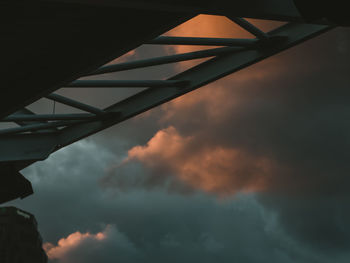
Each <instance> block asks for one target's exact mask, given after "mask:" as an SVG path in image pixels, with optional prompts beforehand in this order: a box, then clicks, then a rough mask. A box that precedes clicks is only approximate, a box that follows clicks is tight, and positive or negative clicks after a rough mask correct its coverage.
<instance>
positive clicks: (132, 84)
mask: <svg viewBox="0 0 350 263" xmlns="http://www.w3.org/2000/svg"><path fill="white" fill-rule="evenodd" d="M187 84H188V82H187V81H183V80H76V81H73V82H72V83H70V84H68V85H65V86H64V87H67V88H97V87H99V88H165V87H183V86H185V85H187Z"/></svg>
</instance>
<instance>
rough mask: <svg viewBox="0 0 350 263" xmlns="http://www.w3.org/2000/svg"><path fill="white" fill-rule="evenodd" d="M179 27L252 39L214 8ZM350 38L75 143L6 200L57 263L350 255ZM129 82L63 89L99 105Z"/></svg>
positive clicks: (335, 36) (150, 51) (347, 34)
mask: <svg viewBox="0 0 350 263" xmlns="http://www.w3.org/2000/svg"><path fill="white" fill-rule="evenodd" d="M254 22H255V23H259V25H260V26H262V27H263V28H264V29H266V30H267V29H270V28H272V27H274V26H275V24H273V23H266V22H264V23H262V22H258V21H254ZM168 35H177V36H180V35H181V36H185V35H188V36H207V37H215V36H217V37H250V36H249V35H247V33H245V32H243V31H242V30H240V29H239V28H238V27H234V25H233V24H232V23H231V22H230V21H229V20H227V19H225V18H220V17H213V16H200V17H197V18H195V19H194V20H193V21H191V22H189V23H187V24H185V25H183V26H180V27H179V28H177V29H175V30H173V31H171V32H169V33H168ZM349 44H350V31H349V29H346V28H337V29H334V30H332V31H330V32H328V33H326V34H323V35H321V36H319V37H317V38H315V39H313V40H310V41H308V42H305V43H303V44H301V45H299V46H298V47H294V48H292V49H289V50H287V51H285V52H282V53H281V54H278V55H276V56H274V57H272V58H269V59H266V60H264V61H262V62H259V63H257V64H255V65H253V66H251V67H249V68H246V69H244V70H241V71H239V72H237V73H235V74H233V75H231V76H228V77H226V78H223V79H221V80H219V81H216V82H214V83H212V84H210V85H207V86H205V87H202V88H200V89H198V90H196V91H193V92H191V93H189V94H186V95H184V96H182V97H180V98H178V99H175V100H173V101H171V102H169V103H166V104H164V105H162V106H160V107H157V108H155V109H153V110H151V111H148V112H146V113H143V114H141V115H139V116H137V117H135V118H133V119H131V120H128V121H126V122H124V123H121V124H119V125H117V126H115V127H113V128H110V129H108V130H105V131H103V132H101V133H99V134H96V135H94V136H91V137H89V138H87V139H85V140H82V141H79V142H77V143H75V144H73V145H71V146H69V147H66V148H64V149H62V150H60V151H58V152H56V153H55V154H53V155H51V157H49V158H48V159H47V160H45V161H43V162H38V163H36V164H34V165H32V166H30V167H28V168H26V169H25V170H23V171H22V173H23V174H24V176H25V177H26V178H28V179H29V180H31V182H32V184H33V188H34V191H35V194H34V195H32V196H30V197H28V198H26V199H24V200H16V201H14V202H10V203H8V205H15V206H17V207H19V208H22V209H24V210H26V211H28V212H31V213H33V214H35V216H36V218H37V220H38V223H39V230H40V233H41V235H42V236H43V240H44V248H45V250H46V252H47V254H48V256H49V258H50V263H71V262H72V263H73V262H75V263H90V262H91V263H92V262H101V263H109V262H124V263H128V262H141V261H142V262H146V263H151V262H169V263H172V262H194V261H198V262H203V263H205V262H218V263H226V262H247V263H250V262H251V263H255V262H270V263H271V262H272V263H274V262H279V263H289V262H300V263H304V262H305V263H306V262H308V263H312V262H321V263H323V262H335V263H343V262H349V260H350V252H349V251H350V227H349V224H348V222H349V220H350V212H349V209H348V204H349V201H350V195H349V191H348V185H349V183H350V179H348V174H349V172H350V163H349V162H348V156H349V154H348V153H349V149H350V147H349V146H350V126H349V124H348V119H349V117H350V103H349V102H350V101H349V100H350V96H349V95H350V91H349V90H348V85H349V83H350V75H349V74H348V68H349V66H348V61H349V58H350V51H349ZM191 50H193V47H186V46H179V47H175V48H174V47H165V48H164V47H159V46H156V47H142V48H139V49H137V50H136V51H133V52H130V53H129V54H128V55H126V56H124V57H123V58H121V59H119V61H123V60H124V61H125V60H127V61H129V60H133V59H140V58H144V57H149V56H152V55H160V54H170V53H180V52H186V51H191ZM193 63H194V62H185V63H180V64H178V65H168V66H162V67H160V68H159V69H151V71H147V72H146V71H142V70H141V71H138V73H137V74H136V75H135V73H133V72H123V73H122V75H113V74H112V75H106V76H103V77H104V78H107V79H108V78H112V77H114V78H121V79H123V78H126V77H130V76H135V77H136V78H140V79H142V78H150V79H151V78H155V77H165V76H167V75H170V76H171V75H173V74H175V73H176V72H178V71H180V70H183V69H186V68H188V67H190V66H193V65H194V64H193ZM117 92H119V93H118V94H117ZM131 92H135V91H131ZM131 92H130V91H127V90H122V91H120V90H118V91H107V90H102V91H101V90H100V91H98V94H97V92H96V93H94V92H93V91H86V93H84V94H81V89H80V90H79V93H78V91H74V90H62V91H60V93H61V94H65V95H67V94H68V95H70V96H72V97H74V96H75V97H77V98H78V97H79V98H80V100H81V101H84V102H89V103H91V104H93V105H95V106H102V105H106V104H108V103H112V102H113V101H115V100H116V99H122V98H124V97H126V96H128V95H130V94H131ZM43 105H44V104H41V105H39V104H38V105H34V106H33V109H39V108H40V107H41V108H43V107H44V106H45V105H46V104H45V105H44V106H43ZM46 106H48V105H46ZM46 106H45V107H46ZM57 107H58V108H57V109H58V110H61V111H62V112H65V110H66V109H65V108H64V107H61V108H59V105H57Z"/></svg>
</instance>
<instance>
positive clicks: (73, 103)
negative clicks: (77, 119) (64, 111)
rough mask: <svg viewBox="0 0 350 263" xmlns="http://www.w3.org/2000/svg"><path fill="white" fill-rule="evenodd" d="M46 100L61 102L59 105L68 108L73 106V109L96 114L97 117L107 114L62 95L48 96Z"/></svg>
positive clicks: (53, 94)
mask: <svg viewBox="0 0 350 263" xmlns="http://www.w3.org/2000/svg"><path fill="white" fill-rule="evenodd" d="M46 98H48V99H50V100H53V101H56V102H59V103H62V104H64V105H67V106H71V107H73V108H76V109H79V110H82V111H86V112H90V113H93V114H96V115H99V114H104V113H105V112H104V111H103V110H100V109H98V108H95V107H92V106H90V105H87V104H84V103H81V102H79V101H76V100H72V99H70V98H67V97H64V96H61V95H58V94H55V93H52V94H50V95H47V96H46Z"/></svg>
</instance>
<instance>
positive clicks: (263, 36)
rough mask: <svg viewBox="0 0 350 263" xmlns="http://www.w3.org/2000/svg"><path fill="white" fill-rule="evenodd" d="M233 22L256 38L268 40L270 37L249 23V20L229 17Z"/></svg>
mask: <svg viewBox="0 0 350 263" xmlns="http://www.w3.org/2000/svg"><path fill="white" fill-rule="evenodd" d="M229 18H230V19H231V20H232V21H233V22H235V23H236V24H237V25H239V26H240V27H242V28H243V29H245V30H246V31H248V32H249V33H251V34H252V35H254V36H256V37H257V38H259V39H268V38H269V35H268V34H266V33H265V32H263V31H261V30H260V29H259V28H257V27H256V26H254V25H253V24H251V23H249V22H248V21H247V20H245V19H243V18H239V17H229Z"/></svg>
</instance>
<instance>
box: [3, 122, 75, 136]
mask: <svg viewBox="0 0 350 263" xmlns="http://www.w3.org/2000/svg"><path fill="white" fill-rule="evenodd" d="M75 123H77V121H57V122H48V123H38V124H30V125H26V126H22V127H15V128H9V129H3V130H0V135H10V134H16V133H23V132H33V131H38V130H45V129H49V128H55V127H64V126H68V125H70V124H75Z"/></svg>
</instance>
